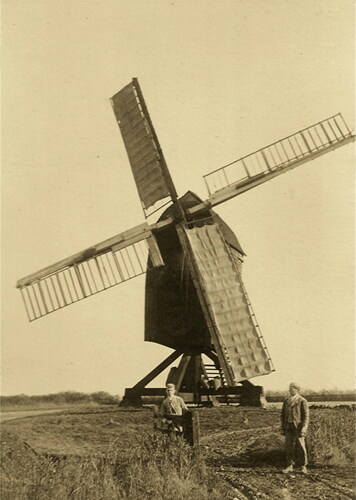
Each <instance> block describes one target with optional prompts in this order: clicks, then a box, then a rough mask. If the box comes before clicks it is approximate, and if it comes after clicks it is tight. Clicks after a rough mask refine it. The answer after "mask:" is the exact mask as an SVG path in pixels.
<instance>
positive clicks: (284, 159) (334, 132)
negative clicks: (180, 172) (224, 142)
mask: <svg viewBox="0 0 356 500" xmlns="http://www.w3.org/2000/svg"><path fill="white" fill-rule="evenodd" d="M354 139H355V136H354V135H353V134H352V132H351V131H350V130H349V128H348V127H347V125H346V123H345V120H344V119H343V117H342V115H341V113H338V114H336V115H334V116H332V117H330V118H327V119H325V120H322V121H320V122H318V123H316V124H314V125H311V126H310V127H307V128H305V129H303V130H300V131H299V132H296V133H295V134H292V135H290V136H287V137H285V138H283V139H281V140H279V141H276V142H274V143H272V144H270V145H268V146H265V147H264V148H261V149H258V150H257V151H254V152H253V153H251V154H249V155H247V156H243V157H242V158H239V159H238V160H235V161H233V162H231V163H228V164H227V165H224V166H223V167H220V168H218V169H216V170H214V171H212V172H210V173H209V174H206V175H205V176H204V180H205V184H206V187H207V190H208V193H209V197H210V198H211V201H212V204H213V205H214V204H215V203H214V200H215V197H214V194H215V193H219V191H220V190H223V189H226V188H228V187H231V186H234V187H236V188H238V187H239V186H241V191H240V192H243V190H244V186H245V188H246V189H245V190H247V188H248V187H249V185H251V187H254V186H255V184H254V183H253V182H254V181H257V180H258V179H261V180H262V179H263V178H265V180H269V178H272V176H271V174H272V175H273V174H275V173H277V172H278V171H283V170H289V169H290V168H291V167H293V166H298V165H300V164H301V163H303V162H305V161H309V160H312V159H313V158H314V157H317V156H320V155H321V154H323V153H327V152H328V151H330V150H333V149H335V148H336V147H338V146H341V145H343V144H346V143H347V142H350V141H352V140H354ZM240 192H239V193H238V194H240ZM210 198H209V199H210Z"/></svg>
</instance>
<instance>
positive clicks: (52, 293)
mask: <svg viewBox="0 0 356 500" xmlns="http://www.w3.org/2000/svg"><path fill="white" fill-rule="evenodd" d="M170 222H171V221H170ZM165 225H167V221H164V223H163V224H162V223H157V224H153V225H151V226H148V224H142V225H141V226H137V227H136V228H133V229H131V230H130V231H126V232H125V233H121V234H120V235H117V236H115V237H113V238H110V239H109V240H106V241H105V242H102V243H100V244H98V245H96V246H94V247H90V248H88V249H87V250H84V251H83V252H79V253H78V254H75V255H74V256H72V257H69V258H67V259H64V260H62V261H60V262H58V263H57V264H53V265H52V266H48V267H47V268H44V269H42V270H41V271H38V272H37V273H33V274H31V275H29V276H26V277H25V278H22V279H21V280H19V281H18V282H17V285H16V286H17V288H19V289H20V291H21V295H22V299H23V302H24V304H25V308H26V312H27V315H28V318H29V321H34V320H35V319H38V318H41V317H43V316H46V315H47V314H50V313H52V312H54V311H57V310H58V309H62V308H64V307H66V306H69V305H71V304H74V303H75V302H78V301H80V300H83V299H85V298H87V297H90V296H92V295H95V294H97V293H99V292H102V291H104V290H107V289H108V288H112V287H113V286H115V285H119V284H120V283H123V282H124V281H127V280H129V279H132V278H135V277H136V276H139V275H141V274H144V273H146V272H147V271H148V270H150V269H151V268H154V267H159V266H162V265H164V262H163V260H162V256H161V254H160V251H159V248H158V245H157V242H156V239H155V237H154V235H153V233H152V231H151V229H153V228H156V229H158V230H159V229H160V228H161V227H164V226H165ZM148 257H149V258H148ZM147 262H148V264H147Z"/></svg>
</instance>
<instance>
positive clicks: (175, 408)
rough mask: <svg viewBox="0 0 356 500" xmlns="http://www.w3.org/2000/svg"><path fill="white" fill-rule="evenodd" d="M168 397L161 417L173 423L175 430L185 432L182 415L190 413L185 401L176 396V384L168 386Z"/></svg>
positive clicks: (164, 402) (163, 404)
mask: <svg viewBox="0 0 356 500" xmlns="http://www.w3.org/2000/svg"><path fill="white" fill-rule="evenodd" d="M166 392H167V397H166V399H165V400H164V401H163V403H162V405H161V415H162V417H163V418H165V419H167V420H168V421H171V422H172V425H173V429H174V430H175V431H178V432H183V426H182V415H183V413H184V412H186V411H188V408H187V407H186V405H185V403H184V401H183V399H182V398H181V397H180V396H176V394H175V392H176V387H175V385H174V384H167V385H166Z"/></svg>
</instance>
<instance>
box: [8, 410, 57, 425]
mask: <svg viewBox="0 0 356 500" xmlns="http://www.w3.org/2000/svg"><path fill="white" fill-rule="evenodd" d="M64 409H65V408H56V409H55V410H18V411H2V412H0V422H6V421H7V420H14V419H17V418H26V417H34V416H37V415H44V414H47V413H56V412H59V411H62V410H64Z"/></svg>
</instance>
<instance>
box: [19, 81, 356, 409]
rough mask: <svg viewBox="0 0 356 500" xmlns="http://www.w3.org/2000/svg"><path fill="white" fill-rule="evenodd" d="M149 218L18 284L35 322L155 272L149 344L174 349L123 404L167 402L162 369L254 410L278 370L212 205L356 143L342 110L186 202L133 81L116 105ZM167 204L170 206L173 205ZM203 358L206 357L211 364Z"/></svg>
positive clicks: (226, 172)
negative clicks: (155, 384)
mask: <svg viewBox="0 0 356 500" xmlns="http://www.w3.org/2000/svg"><path fill="white" fill-rule="evenodd" d="M111 103H112V107H113V110H114V114H115V117H116V119H117V122H118V125H119V128H120V131H121V134H122V138H123V141H124V144H125V147H126V150H127V154H128V158H129V162H130V165H131V168H132V172H133V175H134V179H135V182H136V186H137V190H138V193H139V197H140V200H141V203H142V208H143V211H144V215H145V218H146V219H147V218H148V217H149V216H152V215H153V214H154V213H155V212H157V211H158V210H163V208H164V207H166V208H165V210H164V211H163V213H161V216H160V217H159V220H158V221H157V222H155V223H148V222H144V223H143V224H141V225H139V226H136V227H134V228H131V229H129V230H128V231H125V232H123V233H120V234H118V235H116V236H113V237H112V238H109V239H108V240H105V241H103V242H100V243H98V244H96V245H93V246H91V247H90V248H87V249H85V250H83V251H81V252H78V253H76V254H75V255H72V256H70V257H68V258H66V259H63V260H61V261H60V262H57V263H56V264H53V265H51V266H48V267H46V268H44V269H42V270H40V271H38V272H35V273H33V274H30V275H29V276H26V277H24V278H22V279H20V280H19V281H18V282H17V288H19V289H20V291H21V295H22V298H23V301H24V304H25V308H26V311H27V315H28V319H29V321H33V320H35V319H38V318H41V317H43V316H45V315H47V314H50V313H52V312H54V311H57V310H59V309H62V308H64V307H66V306H68V305H71V304H73V303H75V302H78V301H80V300H83V299H85V298H87V297H90V296H92V295H95V294H96V293H99V292H101V291H104V290H107V289H108V288H111V287H113V286H116V285H117V284H120V283H124V282H125V281H127V280H129V279H132V278H134V277H136V276H139V275H141V274H143V273H146V272H147V275H146V300H145V340H146V341H150V342H156V343H158V344H161V345H164V346H167V347H170V348H172V349H173V352H172V353H171V354H170V355H169V356H168V357H167V358H166V359H165V360H163V361H162V362H161V363H160V364H159V365H158V366H157V367H155V368H154V369H153V370H152V371H151V372H150V373H149V374H147V375H146V376H145V377H144V378H143V379H142V380H140V381H139V382H138V383H137V384H136V385H134V386H133V387H132V388H129V389H126V392H125V397H124V403H126V404H140V403H141V400H142V396H145V395H150V396H152V395H153V396H155V395H162V391H163V389H155V388H147V387H146V386H147V385H148V384H149V383H150V382H151V381H152V380H154V378H156V377H157V376H158V375H159V374H160V373H161V372H162V371H163V370H165V369H167V368H168V367H169V366H170V365H171V364H172V363H173V362H174V361H176V360H178V358H180V361H179V364H178V366H177V367H173V368H171V370H170V372H169V376H168V379H169V381H171V382H174V383H175V384H176V386H177V388H178V390H179V391H180V393H181V394H182V395H183V396H184V397H185V399H186V400H188V401H192V402H195V403H197V402H201V401H202V399H203V398H204V397H205V398H209V397H214V396H216V395H226V396H228V395H231V394H235V395H239V396H240V399H241V402H242V403H243V402H245V403H249V404H257V403H258V401H259V398H260V395H261V393H262V388H261V387H259V386H254V385H253V384H252V383H251V382H250V380H251V379H252V378H253V377H257V376H260V375H266V374H269V373H271V372H272V371H273V370H274V368H273V364H272V361H271V358H270V356H269V353H268V350H267V348H266V345H265V343H264V340H263V338H262V335H261V332H260V330H259V326H258V324H257V321H256V317H255V315H254V312H253V310H252V306H251V303H250V301H249V298H248V295H247V293H246V290H245V287H244V284H243V282H242V278H241V270H242V263H243V260H244V252H243V250H242V248H241V246H240V243H239V241H238V240H237V238H236V236H235V235H234V233H233V232H232V230H231V229H230V228H229V227H228V226H227V224H226V223H225V222H224V221H223V220H222V219H221V218H220V217H219V216H218V215H217V214H216V213H215V212H214V211H213V208H214V207H215V206H217V205H219V204H221V203H223V202H225V201H227V200H229V199H231V198H234V197H235V196H238V195H239V194H242V193H244V192H245V191H248V190H249V189H252V188H254V187H256V186H258V185H260V184H262V183H264V182H266V181H268V180H270V179H272V178H274V177H276V176H278V175H280V174H282V173H285V172H287V171H289V170H291V169H293V168H295V167H297V166H299V165H302V164H303V163H306V162H308V161H310V160H313V159H315V158H317V157H319V156H321V155H324V154H326V153H328V152H330V151H332V150H334V149H336V148H339V147H341V146H343V145H345V144H347V143H349V142H351V141H354V140H355V136H354V135H353V134H352V132H351V131H350V130H349V129H348V127H347V125H346V123H345V121H344V120H343V118H342V116H341V114H337V115H335V116H332V117H330V118H328V119H326V120H323V121H320V122H318V123H316V124H314V125H312V126H310V127H308V128H305V129H303V130H300V131H298V132H296V133H295V134H293V135H290V136H288V137H285V138H283V139H281V140H279V141H277V142H275V143H273V144H270V145H269V146H266V147H264V148H261V149H259V150H257V151H254V152H253V153H251V154H249V155H247V156H245V157H243V158H239V159H238V160H236V161H234V162H232V163H230V164H228V165H225V166H223V167H221V168H219V169H217V170H215V171H213V172H211V173H209V174H207V175H206V176H204V179H205V183H206V186H207V189H208V193H209V195H208V198H207V199H206V200H205V201H203V200H201V199H200V198H198V196H196V195H195V194H194V193H192V192H190V191H188V192H187V193H186V194H185V195H184V196H182V197H178V194H177V192H176V189H175V186H174V184H173V181H172V178H171V175H170V173H169V170H168V167H167V164H166V162H165V159H164V156H163V153H162V149H161V147H160V144H159V142H158V139H157V136H156V133H155V130H154V127H153V125H152V122H151V119H150V116H149V113H148V111H147V108H146V104H145V101H144V98H143V95H142V92H141V89H140V86H139V83H138V81H137V79H136V78H134V79H133V80H132V82H131V83H129V84H128V85H126V86H125V87H124V88H123V89H122V90H120V91H119V92H118V93H117V94H115V95H114V96H113V97H112V98H111ZM168 205H169V206H168ZM206 360H209V362H208V363H207V362H206Z"/></svg>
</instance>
